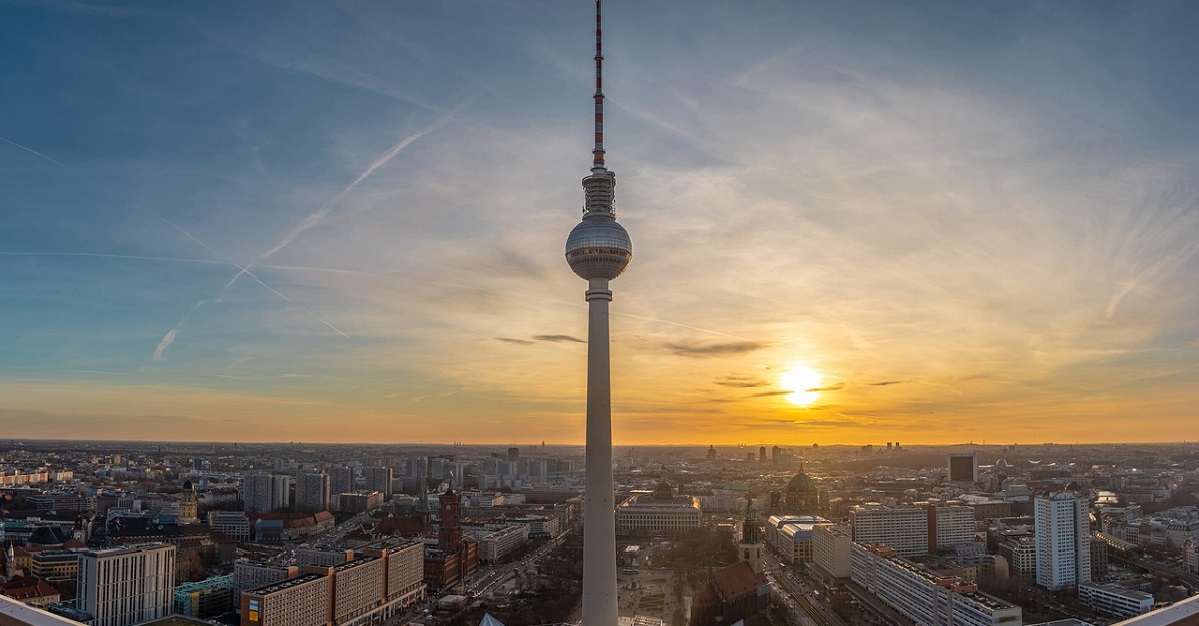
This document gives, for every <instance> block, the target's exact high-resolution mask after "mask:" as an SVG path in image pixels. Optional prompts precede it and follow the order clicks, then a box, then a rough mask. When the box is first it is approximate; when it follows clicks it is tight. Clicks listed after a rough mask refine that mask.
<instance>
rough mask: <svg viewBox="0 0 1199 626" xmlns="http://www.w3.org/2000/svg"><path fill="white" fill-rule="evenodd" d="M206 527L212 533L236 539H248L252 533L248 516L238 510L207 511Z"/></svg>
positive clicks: (252, 527) (252, 529)
mask: <svg viewBox="0 0 1199 626" xmlns="http://www.w3.org/2000/svg"><path fill="white" fill-rule="evenodd" d="M208 528H209V529H210V530H211V531H212V532H214V533H221V534H223V535H229V536H230V537H233V538H234V539H235V540H237V541H249V540H250V537H252V536H253V533H254V525H253V524H251V523H250V518H248V517H246V514H245V513H242V512H240V511H209V512H208Z"/></svg>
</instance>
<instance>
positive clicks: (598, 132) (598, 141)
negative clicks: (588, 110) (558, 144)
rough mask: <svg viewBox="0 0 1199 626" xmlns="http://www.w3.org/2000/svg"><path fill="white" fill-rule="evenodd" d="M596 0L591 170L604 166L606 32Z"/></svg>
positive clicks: (600, 0) (598, 1) (603, 167)
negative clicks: (593, 138)
mask: <svg viewBox="0 0 1199 626" xmlns="http://www.w3.org/2000/svg"><path fill="white" fill-rule="evenodd" d="M601 2H602V0H595V148H594V149H593V150H592V151H591V157H592V158H591V169H593V170H601V169H605V166H604V31H603V28H601V27H600V3H601Z"/></svg>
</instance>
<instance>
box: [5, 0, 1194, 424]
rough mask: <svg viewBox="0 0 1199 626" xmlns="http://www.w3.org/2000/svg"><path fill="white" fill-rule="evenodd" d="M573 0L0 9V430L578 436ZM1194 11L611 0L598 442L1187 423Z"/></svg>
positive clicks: (581, 122) (581, 9)
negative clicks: (608, 385)
mask: <svg viewBox="0 0 1199 626" xmlns="http://www.w3.org/2000/svg"><path fill="white" fill-rule="evenodd" d="M589 9H590V7H589V5H588V3H577V4H568V3H553V2H528V3H507V4H497V5H483V6H478V5H473V4H467V3H439V4H437V5H417V6H411V7H403V6H369V5H366V6H355V5H346V6H338V7H334V6H325V5H316V6H301V7H293V8H292V10H291V11H289V12H286V13H275V12H272V11H271V10H269V9H268V8H266V7H255V6H241V5H233V4H205V5H200V6H159V5H128V6H126V5H107V4H89V5H79V4H73V3H68V2H58V3H29V4H25V3H20V2H17V3H8V4H3V5H0V15H2V16H3V17H4V19H2V20H0V24H3V26H0V29H3V30H2V31H0V32H3V33H4V35H5V40H6V41H7V42H8V51H9V55H8V56H9V59H10V62H9V63H6V64H5V66H4V67H3V68H2V69H0V77H3V80H4V82H5V84H6V85H9V86H10V88H9V89H6V90H5V91H4V93H3V94H0V102H2V103H3V105H4V109H5V110H6V111H8V112H9V115H8V116H6V119H5V120H4V121H3V122H0V167H2V168H3V169H2V170H0V171H2V172H3V173H2V174H0V181H2V182H3V188H4V189H5V190H6V191H7V192H8V193H6V194H5V200H6V202H5V205H4V208H3V213H2V216H3V218H4V223H5V228H4V230H3V231H2V233H0V281H3V282H0V290H2V291H3V292H4V293H5V294H6V302H5V305H4V306H3V307H0V427H3V428H2V429H3V430H4V432H5V435H4V436H5V437H6V438H8V437H14V436H15V437H17V438H31V439H79V438H97V439H99V438H103V439H143V440H205V441H209V440H226V441H247V442H249V441H327V442H362V441H454V440H461V441H466V442H468V443H504V442H511V441H521V440H524V439H530V440H534V441H539V440H547V441H551V442H555V443H569V444H581V443H582V442H583V434H584V429H583V421H584V412H583V409H582V407H583V406H584V402H583V398H584V395H585V380H586V376H585V363H586V359H585V354H586V343H585V341H584V338H585V337H586V319H585V316H584V315H583V311H584V310H585V309H586V303H585V302H583V300H582V298H580V297H578V296H579V284H578V280H577V278H575V277H573V276H571V275H570V274H569V273H568V272H565V271H564V270H563V268H562V257H561V254H562V235H563V233H564V232H566V231H567V230H568V229H569V228H570V227H571V226H572V225H574V224H575V223H576V222H577V220H578V217H579V215H580V213H579V211H580V209H581V208H582V207H581V202H580V197H579V194H578V187H577V185H578V179H579V177H580V173H581V171H580V170H581V168H582V167H583V162H582V161H581V159H582V158H584V157H585V154H586V152H587V151H589V150H590V147H591V146H590V138H591V137H590V126H591V125H590V122H589V120H588V119H587V117H588V116H587V115H586V109H587V108H588V107H589V103H588V100H590V89H589V87H590V83H591V80H592V76H591V71H592V68H591V62H590V56H591V46H592V44H591V43H590V39H589V34H590V32H591V29H592V25H591V23H590V20H591V16H590V10H589ZM1197 12H1199V8H1197V7H1194V6H1192V5H1189V4H1186V3H1181V2H1178V3H1160V4H1151V5H1146V4H1134V3H1123V4H1112V5H1105V6H1104V7H1099V8H1096V7H1094V6H1091V5H1088V4H1084V3H1061V4H1054V5H1040V4H1034V3H1014V4H1009V5H1004V6H994V7H984V8H978V7H970V6H958V5H954V4H934V3H924V4H919V5H915V6H902V7H901V6H896V5H891V4H887V3H877V4H873V3H869V4H866V5H858V6H856V7H844V6H841V5H839V4H837V3H816V4H811V5H805V6H802V7H800V6H794V7H793V6H790V4H788V3H774V2H763V3H760V4H758V5H755V7H754V10H743V9H741V8H739V7H734V6H724V5H723V4H722V3H714V2H713V3H706V2H705V3H698V4H697V3H681V2H667V3H655V4H653V5H649V6H643V5H641V4H640V3H628V2H619V1H617V2H612V3H611V4H610V7H609V9H608V10H607V11H606V12H605V22H608V24H609V28H608V29H607V30H608V33H607V36H606V37H605V44H606V56H607V59H608V60H609V62H610V63H612V64H615V65H616V66H617V67H619V71H617V72H614V73H613V74H612V76H610V77H609V79H608V83H609V84H608V85H607V86H606V87H607V89H606V90H605V91H606V92H607V93H608V94H609V97H608V100H607V105H608V106H607V109H606V111H607V116H608V121H609V127H610V128H611V129H612V132H610V133H609V134H608V136H607V137H606V143H607V148H608V149H609V151H610V153H611V154H613V155H618V157H614V160H613V161H612V163H611V165H612V167H613V169H614V170H616V171H617V172H618V173H619V174H620V177H621V185H620V194H619V196H618V198H617V203H616V204H617V209H618V211H619V213H620V216H621V221H622V222H623V223H625V224H626V225H627V226H628V228H629V229H630V231H632V232H634V233H635V234H636V236H637V245H638V260H637V271H636V272H634V273H632V274H630V275H629V276H627V277H623V278H622V280H621V287H620V290H619V292H618V295H617V299H618V305H617V306H615V308H614V309H613V316H612V329H611V331H612V358H613V360H614V362H617V363H620V367H619V368H614V370H613V377H612V384H613V399H614V403H613V415H614V419H613V436H614V440H615V443H616V444H617V445H629V444H654V443H678V444H692V445H706V444H709V443H715V444H717V445H729V444H733V443H737V442H745V443H754V444H756V443H757V442H769V443H778V444H780V445H785V446H788V445H792V446H793V445H810V444H811V443H820V444H821V445H827V444H852V443H854V442H857V441H861V442H863V443H868V442H874V443H876V444H877V443H881V442H882V441H886V440H899V441H902V442H904V444H905V445H917V444H941V443H954V442H966V441H970V440H973V441H983V440H991V441H997V440H999V439H1000V438H1002V439H1003V440H1005V441H1006V440H1011V441H1018V442H1020V443H1035V442H1042V441H1058V442H1099V441H1105V442H1107V441H1110V442H1134V441H1136V442H1141V441H1146V442H1148V441H1174V440H1188V439H1190V440H1193V439H1195V436H1196V433H1195V431H1194V426H1193V421H1194V416H1193V411H1194V409H1193V407H1194V406H1196V405H1197V401H1199V384H1196V383H1197V382H1199V293H1197V290H1195V289H1194V285H1196V284H1199V261H1197V259H1196V254H1195V253H1196V251H1199V208H1197V207H1199V185H1197V182H1199V179H1197V174H1199V158H1197V155H1196V150H1195V148H1194V146H1196V145H1199V125H1197V124H1196V113H1195V111H1196V110H1199V107H1196V106H1195V105H1196V104H1197V103H1199V85H1197V84H1196V83H1194V81H1189V80H1185V79H1184V80H1180V79H1179V77H1185V76H1188V75H1193V71H1194V61H1193V59H1194V58H1199V50H1196V48H1199V44H1196V43H1195V42H1193V41H1191V39H1192V38H1191V37H1190V35H1189V33H1188V32H1187V29H1186V26H1187V25H1188V24H1193V23H1195V20H1196V19H1197V18H1199V15H1196V13H1197ZM784 378H785V380H786V382H784ZM796 385H802V386H804V387H805V388H804V389H795V388H791V387H795V386H796ZM808 385H811V386H808ZM796 396H799V397H796ZM1188 427H1189V428H1188ZM526 432H528V433H530V434H528V435H525V434H523V433H526Z"/></svg>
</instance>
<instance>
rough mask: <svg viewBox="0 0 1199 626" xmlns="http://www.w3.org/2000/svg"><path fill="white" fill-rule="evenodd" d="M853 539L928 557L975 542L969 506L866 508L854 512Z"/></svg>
mask: <svg viewBox="0 0 1199 626" xmlns="http://www.w3.org/2000/svg"><path fill="white" fill-rule="evenodd" d="M849 519H850V523H851V524H852V527H853V540H854V541H856V542H863V543H870V544H883V545H886V546H888V547H890V548H892V549H894V550H895V552H897V553H898V554H900V555H901V556H914V555H919V554H928V553H930V552H932V551H934V550H936V549H937V548H948V547H952V546H955V545H961V544H964V543H969V542H971V541H973V539H974V509H971V508H970V507H968V506H933V505H931V504H930V505H924V506H893V507H892V506H882V505H863V506H859V507H857V508H855V509H854V510H853V511H851V512H850V518H849Z"/></svg>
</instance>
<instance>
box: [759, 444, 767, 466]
mask: <svg viewBox="0 0 1199 626" xmlns="http://www.w3.org/2000/svg"><path fill="white" fill-rule="evenodd" d="M758 462H759V463H765V462H766V446H761V447H759V448H758Z"/></svg>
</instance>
